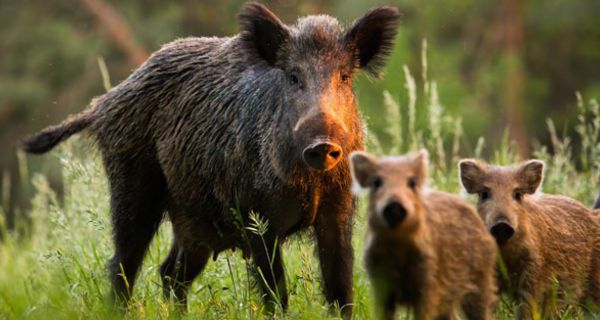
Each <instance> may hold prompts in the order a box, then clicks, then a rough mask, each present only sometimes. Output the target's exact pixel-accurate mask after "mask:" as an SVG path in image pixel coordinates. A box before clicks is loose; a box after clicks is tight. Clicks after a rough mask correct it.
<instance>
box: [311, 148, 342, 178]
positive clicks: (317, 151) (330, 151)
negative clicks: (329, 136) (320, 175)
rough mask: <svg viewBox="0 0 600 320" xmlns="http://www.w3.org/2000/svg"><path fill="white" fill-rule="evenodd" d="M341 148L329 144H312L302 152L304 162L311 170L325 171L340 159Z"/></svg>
mask: <svg viewBox="0 0 600 320" xmlns="http://www.w3.org/2000/svg"><path fill="white" fill-rule="evenodd" d="M342 153H343V151H342V147H340V146H339V145H338V144H335V143H331V142H320V143H315V144H312V145H310V146H308V147H306V149H304V151H303V152H302V158H303V160H304V162H305V163H306V164H307V165H308V166H309V167H311V168H313V169H317V170H322V171H327V170H330V169H333V168H334V167H335V165H337V164H338V162H340V160H341V159H342Z"/></svg>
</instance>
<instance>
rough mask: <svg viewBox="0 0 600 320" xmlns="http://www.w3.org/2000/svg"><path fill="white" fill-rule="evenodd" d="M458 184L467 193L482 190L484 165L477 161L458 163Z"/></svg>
mask: <svg viewBox="0 0 600 320" xmlns="http://www.w3.org/2000/svg"><path fill="white" fill-rule="evenodd" d="M458 175H459V177H460V182H461V183H462V185H463V187H464V188H465V190H467V192H468V193H477V192H479V191H481V189H482V181H483V177H484V176H485V167H484V164H482V163H480V162H479V161H477V160H473V159H465V160H461V161H460V162H459V163H458Z"/></svg>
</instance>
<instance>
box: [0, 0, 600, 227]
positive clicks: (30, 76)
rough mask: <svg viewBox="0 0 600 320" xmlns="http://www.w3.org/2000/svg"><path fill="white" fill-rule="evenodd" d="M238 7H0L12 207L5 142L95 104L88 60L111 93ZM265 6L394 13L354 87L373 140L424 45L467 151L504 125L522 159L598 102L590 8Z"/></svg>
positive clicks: (588, 4) (186, 1)
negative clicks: (387, 100)
mask: <svg viewBox="0 0 600 320" xmlns="http://www.w3.org/2000/svg"><path fill="white" fill-rule="evenodd" d="M244 2H245V1H243V0H230V1H217V0H208V1H201V0H195V1H192V0H182V1H177V2H170V1H159V0H145V1H141V0H129V1H116V0H61V1H46V0H23V1H19V0H0V25H1V28H0V57H1V59H0V169H2V171H3V172H8V174H10V176H11V181H13V183H12V184H10V185H12V187H11V189H12V190H13V192H12V193H11V196H10V198H11V199H12V201H11V202H12V203H17V202H19V201H18V199H17V198H18V197H17V195H16V192H15V191H14V190H23V188H22V187H18V186H15V184H16V183H17V182H16V181H18V180H19V179H17V161H16V156H15V152H14V144H15V141H16V140H17V139H18V138H20V137H22V136H24V135H26V134H28V133H31V132H34V131H36V130H39V129H41V128H42V127H44V126H46V125H49V124H53V123H56V122H58V121H60V120H62V119H63V118H64V117H65V116H66V115H67V114H70V113H75V112H78V111H80V110H82V109H83V108H85V106H86V105H87V103H88V102H89V101H90V99H91V98H92V97H93V96H95V95H99V94H102V93H103V92H104V89H103V86H102V79H101V76H100V71H99V69H98V66H97V61H98V58H99V57H103V58H104V60H105V61H106V64H107V66H108V70H109V72H110V75H111V79H112V80H113V84H115V83H118V82H119V81H121V80H122V79H124V78H125V77H127V75H128V74H129V73H130V72H131V71H132V70H133V69H134V68H135V67H136V66H137V65H138V64H139V63H140V61H141V60H142V57H143V56H145V55H146V54H148V53H151V52H153V51H155V50H157V49H158V48H159V47H160V45H161V44H163V43H166V42H169V41H171V40H174V39H176V38H179V37H186V36H213V35H216V36H226V35H232V34H234V33H236V32H237V21H236V13H237V11H238V10H239V8H240V7H241V6H242V5H243V3H244ZM265 2H266V4H267V5H269V6H270V7H271V8H272V10H273V11H274V12H276V13H277V14H278V15H279V16H280V17H281V18H282V20H284V21H285V22H288V23H292V22H293V21H295V19H296V17H298V16H299V15H306V14H315V13H328V14H331V15H333V16H336V17H338V18H339V19H340V21H342V22H343V23H346V24H349V23H350V22H351V21H352V20H353V19H355V18H357V17H358V16H360V15H361V14H363V13H364V11H366V10H367V9H368V8H369V7H373V6H376V5H383V4H389V5H395V6H398V7H400V10H401V11H402V12H403V23H402V25H401V29H400V33H399V36H398V40H397V45H396V49H395V50H394V53H393V57H392V59H391V61H390V63H389V66H388V68H387V73H386V75H385V77H384V79H383V81H376V82H373V81H370V80H368V79H366V78H364V77H362V76H361V77H359V79H357V81H356V87H357V88H356V90H357V94H358V96H359V100H360V106H361V110H362V111H363V112H364V113H365V114H366V116H367V118H368V120H369V125H370V127H371V129H373V130H375V131H377V132H378V133H383V132H384V130H382V128H381V127H382V125H383V123H384V122H383V119H380V118H379V117H378V116H377V115H378V114H380V113H379V112H380V110H381V107H382V99H383V96H382V89H386V90H389V91H390V92H391V93H392V94H394V95H397V96H398V97H397V98H399V101H401V103H406V101H407V97H406V90H404V88H403V85H404V75H403V73H402V65H404V64H406V65H408V66H409V68H410V69H411V71H412V73H413V74H414V75H415V76H417V78H418V79H417V80H419V78H420V77H421V75H422V71H423V70H422V69H421V43H422V39H427V40H428V44H429V50H428V52H427V56H428V60H429V64H428V69H429V70H428V74H429V78H430V79H434V80H436V82H437V86H438V90H439V93H440V94H439V96H440V100H441V103H442V104H443V105H444V106H445V107H446V109H447V110H449V112H450V113H452V114H455V115H460V116H461V117H462V118H463V119H464V121H463V122H464V124H465V128H466V129H465V130H466V135H467V136H468V137H470V139H469V140H470V141H474V140H475V139H476V137H478V136H480V135H483V136H485V137H486V139H487V140H488V146H489V147H491V148H492V149H493V146H494V145H495V144H496V143H497V142H498V141H499V140H500V136H501V134H502V132H503V131H504V129H505V127H506V126H509V127H510V128H511V134H512V137H513V138H514V139H516V141H517V142H518V143H519V145H520V146H521V149H522V151H523V153H524V154H526V152H527V147H528V143H530V141H531V140H532V139H535V140H537V141H540V142H542V143H544V142H545V141H546V140H547V134H546V132H545V122H544V120H545V118H546V117H552V118H554V119H555V121H556V123H557V125H558V127H559V128H566V127H569V128H570V127H572V124H573V123H574V117H575V107H574V106H575V98H574V92H575V91H581V92H582V94H583V96H584V97H587V98H593V97H599V96H600V67H599V66H600V23H598V18H599V16H598V13H599V12H600V2H599V1H597V0H552V1H547V0H500V1H477V0H445V1H439V0H434V1H425V2H424V1H418V0H395V1H392V0H390V1H379V0H378V1H364V0H344V1H342V0H327V1H317V0H310V1H300V0H295V1H284V0H279V1H265ZM115 17H116V18H115ZM115 19H116V20H115ZM421 94H423V93H421ZM420 100H423V99H420ZM569 124H571V125H570V126H569ZM488 150H489V149H488ZM48 160H49V159H48V158H44V159H33V160H32V161H31V165H32V166H33V167H35V168H36V170H38V169H40V167H43V166H50V167H49V168H45V169H43V170H46V171H50V172H56V170H55V169H56V167H57V165H56V163H54V164H52V162H51V161H48ZM55 178H56V179H55V181H58V179H57V177H55ZM5 180H6V179H5ZM58 185H59V184H58V183H57V184H56V186H58ZM0 188H1V187H0ZM3 194H6V190H4V191H3ZM22 198H26V193H25V196H23V197H22ZM11 221H12V220H11V219H9V224H11V223H12V222H11Z"/></svg>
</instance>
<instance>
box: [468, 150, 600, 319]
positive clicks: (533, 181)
mask: <svg viewBox="0 0 600 320" xmlns="http://www.w3.org/2000/svg"><path fill="white" fill-rule="evenodd" d="M459 170H460V180H461V182H462V184H463V186H464V188H465V189H466V191H467V192H468V193H471V194H477V195H478V196H479V202H478V205H477V208H478V211H479V214H480V215H481V217H482V218H483V220H484V222H485V225H486V227H487V229H488V230H489V232H490V233H491V234H492V236H493V237H494V238H495V239H496V242H497V244H498V246H499V250H500V254H501V257H502V261H503V262H504V265H505V267H506V273H505V276H504V280H505V281H502V285H501V287H502V290H503V291H504V292H507V293H508V294H509V295H511V296H512V297H514V298H516V299H517V300H518V302H519V316H520V318H533V317H535V316H536V314H537V315H539V316H542V317H547V316H552V315H556V312H557V311H558V309H560V308H561V305H564V304H565V303H567V302H572V303H581V302H586V301H588V302H593V303H596V304H598V303H599V302H600V268H599V267H600V256H599V255H598V252H599V251H600V229H599V226H600V224H599V223H598V220H597V218H596V217H594V216H593V215H592V214H591V210H590V209H589V208H587V207H585V206H584V205H582V204H581V203H579V202H577V201H575V200H573V199H571V198H568V197H564V196H559V195H545V194H542V193H541V192H538V189H539V187H540V185H541V184H542V180H543V170H544V163H543V162H542V161H539V160H529V161H527V162H525V163H523V164H521V165H518V166H513V167H500V166H493V165H488V164H486V163H484V162H481V161H478V160H471V159H467V160H462V161H460V163H459ZM557 301H560V303H557Z"/></svg>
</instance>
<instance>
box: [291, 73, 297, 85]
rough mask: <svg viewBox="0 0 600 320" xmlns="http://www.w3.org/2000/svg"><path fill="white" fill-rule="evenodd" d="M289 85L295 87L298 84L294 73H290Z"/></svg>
mask: <svg viewBox="0 0 600 320" xmlns="http://www.w3.org/2000/svg"><path fill="white" fill-rule="evenodd" d="M289 78H290V84H291V85H293V86H295V85H297V84H298V82H300V80H299V79H298V75H297V74H296V73H292V74H290V77H289Z"/></svg>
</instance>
